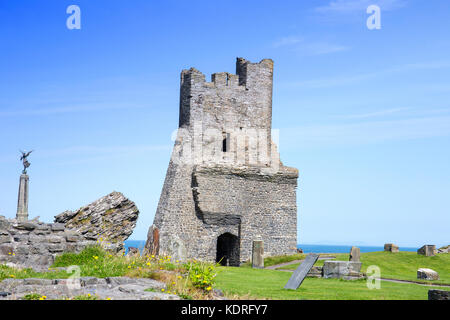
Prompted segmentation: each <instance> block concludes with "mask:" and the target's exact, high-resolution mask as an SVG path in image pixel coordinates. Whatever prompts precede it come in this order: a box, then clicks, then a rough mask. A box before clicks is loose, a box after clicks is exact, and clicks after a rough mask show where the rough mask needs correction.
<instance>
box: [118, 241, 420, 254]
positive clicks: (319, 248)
mask: <svg viewBox="0 0 450 320" xmlns="http://www.w3.org/2000/svg"><path fill="white" fill-rule="evenodd" d="M145 242H146V241H145V240H126V241H125V242H124V244H125V252H128V248H129V247H134V248H138V249H139V251H142V250H143V249H144V246H145ZM351 247H352V245H336V244H307V243H299V244H297V248H298V249H302V250H303V252H304V253H349V252H350V249H351ZM356 247H358V248H359V249H360V250H361V252H376V251H384V246H369V245H364V246H358V245H357V246H356ZM417 249H419V248H416V247H399V250H400V251H411V252H415V251H417Z"/></svg>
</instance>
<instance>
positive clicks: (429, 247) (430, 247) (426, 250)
mask: <svg viewBox="0 0 450 320" xmlns="http://www.w3.org/2000/svg"><path fill="white" fill-rule="evenodd" d="M417 253H418V254H421V255H423V256H426V257H432V256H434V255H435V254H436V246H435V245H434V244H426V245H424V246H422V247H421V248H420V249H419V250H417Z"/></svg>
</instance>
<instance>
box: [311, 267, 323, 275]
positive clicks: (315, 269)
mask: <svg viewBox="0 0 450 320" xmlns="http://www.w3.org/2000/svg"><path fill="white" fill-rule="evenodd" d="M322 275H323V267H317V266H313V267H312V268H311V270H309V272H308V275H307V276H308V277H312V278H321V277H322Z"/></svg>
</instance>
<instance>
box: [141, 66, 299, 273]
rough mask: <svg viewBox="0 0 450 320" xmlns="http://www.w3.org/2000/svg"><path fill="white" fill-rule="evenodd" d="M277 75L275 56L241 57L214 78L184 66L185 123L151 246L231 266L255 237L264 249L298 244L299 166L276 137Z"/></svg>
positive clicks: (270, 251)
mask: <svg viewBox="0 0 450 320" xmlns="http://www.w3.org/2000/svg"><path fill="white" fill-rule="evenodd" d="M272 82H273V61H272V60H270V59H264V60H262V61H261V62H259V63H251V62H250V61H247V60H245V59H243V58H238V59H237V62H236V74H230V73H226V72H221V73H215V74H213V75H212V76H211V82H207V81H206V80H205V75H204V74H202V73H201V72H200V71H198V70H196V69H194V68H191V69H189V70H183V71H182V72H181V88H180V117H179V129H178V130H177V134H176V139H175V145H174V149H173V153H172V156H171V160H170V163H169V167H168V170H167V174H166V179H165V182H164V186H163V189H162V193H161V197H160V200H159V204H158V208H157V212H156V215H155V220H154V224H153V225H152V226H151V227H150V230H149V237H148V239H147V243H146V251H147V252H153V253H155V251H158V253H159V254H163V255H170V256H172V257H173V258H174V259H182V260H185V259H199V260H204V261H212V262H213V261H217V262H220V263H222V264H224V265H232V266H239V265H240V263H242V262H243V261H247V260H250V259H251V255H252V243H253V241H256V240H259V241H263V242H264V252H265V256H270V255H280V254H293V253H295V252H296V244H297V205H296V188H297V178H298V170H297V169H295V168H290V167H286V166H284V165H283V164H282V163H281V161H280V158H279V153H278V150H277V144H276V143H275V142H274V141H273V140H275V141H276V138H277V135H276V134H273V132H272ZM274 132H275V131H274ZM275 133H276V132H275ZM155 230H156V232H155ZM155 235H157V237H155ZM156 249H157V250H156Z"/></svg>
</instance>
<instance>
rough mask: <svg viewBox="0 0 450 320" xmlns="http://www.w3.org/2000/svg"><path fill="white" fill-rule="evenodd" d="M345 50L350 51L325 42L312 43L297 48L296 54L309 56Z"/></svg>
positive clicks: (347, 48) (344, 47)
mask: <svg viewBox="0 0 450 320" xmlns="http://www.w3.org/2000/svg"><path fill="white" fill-rule="evenodd" d="M347 50H350V47H347V46H343V45H337V44H333V43H327V42H313V43H308V44H306V45H305V46H299V47H298V48H297V52H300V53H304V54H311V55H321V54H328V53H335V52H341V51H347Z"/></svg>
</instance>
